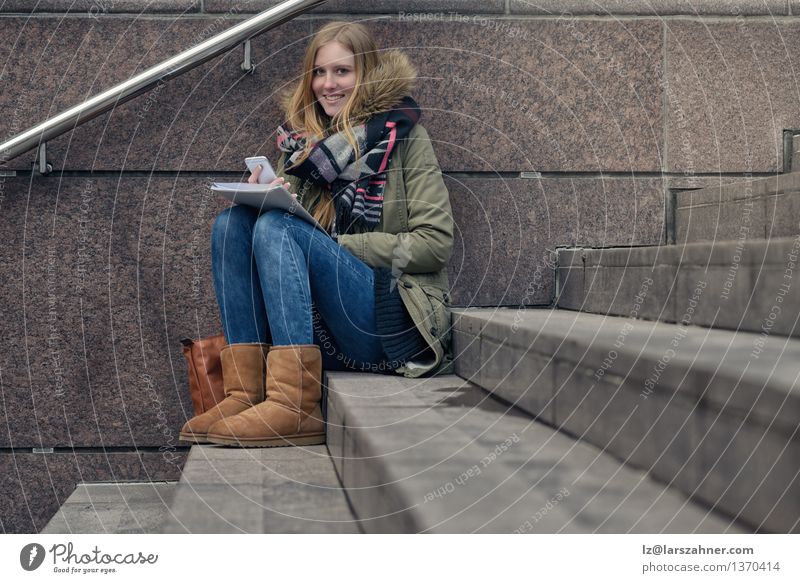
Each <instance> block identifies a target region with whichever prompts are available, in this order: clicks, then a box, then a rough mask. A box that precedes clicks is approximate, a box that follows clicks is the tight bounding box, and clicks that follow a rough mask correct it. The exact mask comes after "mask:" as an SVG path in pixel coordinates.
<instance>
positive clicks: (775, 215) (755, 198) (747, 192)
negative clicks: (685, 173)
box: [674, 172, 800, 243]
mask: <svg viewBox="0 0 800 583" xmlns="http://www.w3.org/2000/svg"><path fill="white" fill-rule="evenodd" d="M674 213H675V216H674V221H675V232H674V238H675V242H676V243H698V242H701V241H739V240H745V239H772V238H779V237H792V236H794V235H797V234H798V233H800V224H798V218H799V217H800V172H792V173H790V174H777V175H775V176H770V177H768V178H755V179H750V180H742V181H739V182H734V183H730V184H719V185H716V186H710V187H706V188H701V189H698V190H686V191H683V192H678V193H677V194H676V196H675V209H674Z"/></svg>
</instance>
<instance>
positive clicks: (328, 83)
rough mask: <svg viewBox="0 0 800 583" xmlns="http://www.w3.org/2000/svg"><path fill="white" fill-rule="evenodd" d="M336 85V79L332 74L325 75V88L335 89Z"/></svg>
mask: <svg viewBox="0 0 800 583" xmlns="http://www.w3.org/2000/svg"><path fill="white" fill-rule="evenodd" d="M334 87H336V79H335V78H334V76H333V75H332V74H330V73H329V74H327V75H325V88H326V89H333V88H334Z"/></svg>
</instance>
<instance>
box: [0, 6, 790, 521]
mask: <svg viewBox="0 0 800 583" xmlns="http://www.w3.org/2000/svg"><path fill="white" fill-rule="evenodd" d="M276 3H277V2H275V1H273V0H260V1H255V0H253V1H249V2H235V1H233V0H203V1H202V2H201V1H200V0H193V1H190V0H159V1H157V2H150V3H148V4H147V9H146V11H144V12H143V11H142V7H141V3H138V2H130V1H113V2H112V1H108V0H94V1H91V0H85V1H73V0H69V1H66V0H42V1H41V2H38V3H30V2H21V1H17V0H9V1H7V2H5V3H3V5H2V7H0V63H2V66H3V68H2V73H0V80H2V83H3V91H2V93H0V108H1V110H2V111H3V112H4V115H2V116H0V139H3V138H5V137H10V136H12V135H14V134H15V133H17V132H19V131H21V130H23V129H25V128H27V127H28V126H30V125H31V124H34V123H37V122H39V121H41V120H43V119H44V118H46V117H48V116H51V115H54V114H56V113H57V112H59V111H60V110H62V109H64V108H66V107H68V106H71V105H74V104H76V103H78V102H80V101H81V100H83V99H85V98H87V97H88V96H91V95H93V94H96V93H98V92H99V91H101V90H103V89H105V88H108V87H110V86H112V85H114V84H115V83H118V82H120V81H123V80H125V79H127V78H129V77H130V76H131V75H133V74H135V73H138V72H140V71H142V70H144V69H146V68H147V67H149V66H151V65H154V64H156V63H158V62H160V61H162V60H163V59H165V58H167V57H169V56H172V55H174V54H175V53H176V52H178V51H180V50H182V49H186V48H189V47H191V46H193V45H194V44H196V43H197V42H199V41H200V40H202V39H205V38H207V37H209V36H211V35H213V34H215V33H217V32H220V31H222V30H224V29H225V28H227V27H229V26H231V25H233V24H235V23H237V22H240V21H241V20H243V19H244V18H246V17H247V15H248V14H250V13H252V12H254V11H257V10H261V9H263V8H266V7H269V6H271V5H274V4H276ZM651 4H655V3H651V2H645V1H644V0H642V2H638V1H636V2H634V1H632V2H622V1H621V0H616V1H606V2H582V1H579V0H573V1H571V2H551V1H549V0H547V1H545V0H538V1H535V2H534V1H529V2H523V1H517V0H509V1H507V0H493V1H490V2H477V1H471V0H463V1H458V0H429V1H425V0H417V1H409V2H403V1H400V0H393V1H392V0H382V1H379V2H371V3H362V2H354V1H350V0H335V1H331V2H329V3H328V4H327V5H325V6H323V7H321V8H319V9H317V10H316V11H315V13H313V14H311V15H309V16H306V17H303V18H301V19H298V20H296V21H293V22H291V23H288V24H286V25H284V26H282V27H280V28H279V29H277V30H275V31H273V32H271V33H269V34H266V35H263V36H261V37H259V38H257V39H254V41H253V58H254V61H255V63H256V70H255V73H254V74H252V75H246V74H243V73H242V72H241V70H240V68H239V63H240V61H241V59H242V54H241V52H240V51H233V52H231V53H229V54H228V55H226V56H224V57H221V58H218V59H215V60H213V61H211V62H209V63H206V64H205V65H203V66H201V67H199V68H197V69H195V70H193V71H191V72H190V73H188V74H186V75H184V76H182V77H180V78H178V79H176V80H174V81H171V82H169V83H167V84H162V85H159V86H157V87H155V88H154V89H153V90H151V91H150V92H149V93H147V94H145V95H143V96H140V97H139V98H138V99H136V100H134V101H132V102H130V103H127V104H124V105H121V106H119V107H117V108H116V109H114V110H113V111H112V112H109V113H107V114H105V115H103V116H101V117H99V118H97V119H95V120H93V121H91V122H89V123H87V124H85V125H83V126H81V127H79V128H78V129H76V130H75V131H74V132H71V133H70V134H67V135H65V136H62V137H60V138H58V139H55V140H53V141H52V142H51V143H49V144H48V155H49V161H50V162H51V163H52V164H53V167H54V172H53V173H52V174H51V175H49V176H45V177H43V176H40V175H38V174H31V172H30V165H31V162H32V161H33V156H32V154H27V155H24V156H21V157H19V158H17V159H14V160H11V161H10V162H9V163H8V164H7V165H5V166H4V167H3V170H4V171H6V172H7V171H9V170H12V171H16V175H14V176H8V175H4V176H0V210H1V211H2V212H1V213H0V233H2V236H3V240H4V245H3V247H2V249H0V262H2V263H1V264H2V275H3V277H2V278H1V279H0V302H2V306H3V312H4V316H5V317H4V319H3V320H4V323H3V326H2V328H1V330H2V341H3V342H4V346H5V347H6V350H5V351H3V352H2V353H0V388H2V397H3V398H2V401H0V404H1V405H2V408H3V411H2V413H3V414H2V415H0V425H2V426H3V427H0V464H2V466H3V467H4V468H14V470H13V471H11V470H9V471H4V472H3V474H4V487H3V493H5V492H7V491H8V492H11V491H13V492H14V494H13V495H9V496H5V495H4V496H2V497H0V519H2V527H3V529H4V530H5V531H7V532H30V531H32V530H37V529H38V528H41V526H43V524H44V522H46V518H47V517H49V515H50V514H52V513H53V512H54V511H55V508H57V507H58V503H59V500H63V494H65V493H66V495H68V494H69V492H71V488H72V487H74V484H75V483H76V481H79V480H82V481H93V480H102V479H113V477H114V476H116V474H114V473H113V471H112V470H113V467H114V466H113V464H112V463H111V462H110V461H109V460H108V459H104V458H103V457H102V456H100V457H99V458H98V457H94V458H91V460H92V461H91V463H88V462H87V463H84V462H82V461H79V460H84V459H90V458H86V457H85V456H92V455H95V456H96V454H95V453H93V452H94V450H93V449H91V448H102V447H105V448H115V449H114V451H115V452H117V453H118V454H119V455H120V456H123V455H126V456H129V457H128V458H125V459H127V460H128V461H126V464H128V465H125V467H127V468H128V472H127V474H125V475H126V476H128V477H127V478H126V479H170V476H171V477H172V479H174V478H175V477H176V476H177V471H178V469H179V461H180V460H181V459H182V458H181V457H180V456H181V455H182V454H183V452H182V451H181V448H180V447H179V444H178V443H177V431H178V429H179V427H180V425H181V424H182V423H183V421H184V420H185V418H186V417H187V416H189V415H190V414H191V403H190V401H189V398H188V392H187V388H186V385H185V372H184V371H185V367H184V364H183V360H182V358H183V357H182V355H181V353H180V346H179V343H178V340H179V338H181V337H183V336H195V337H197V336H203V335H207V334H210V333H213V332H215V331H216V330H217V329H218V327H219V321H218V315H217V311H216V306H215V303H214V301H213V297H212V289H211V283H210V274H209V242H208V232H209V228H210V225H211V222H212V221H213V218H214V216H215V215H216V214H217V213H218V212H219V211H220V210H221V209H222V208H224V207H225V203H224V202H222V201H220V200H218V199H216V198H215V197H213V196H211V195H210V193H209V191H208V190H207V188H206V184H207V183H208V182H210V181H213V180H218V179H228V180H237V179H239V178H240V177H243V175H242V170H243V165H242V158H244V157H245V156H247V155H252V154H255V153H257V152H260V153H265V154H266V155H268V156H271V157H274V156H275V149H274V147H273V142H274V138H275V134H274V129H275V125H276V124H277V123H278V122H280V121H282V119H281V117H280V114H279V110H278V107H277V96H278V95H279V94H280V92H281V91H282V90H283V89H284V88H285V87H286V86H287V85H288V84H290V83H291V82H292V81H293V80H294V79H295V78H296V75H297V74H298V71H297V66H298V62H299V60H300V57H301V55H302V52H303V49H304V47H305V45H306V43H307V41H308V38H309V37H310V35H311V34H312V33H313V31H314V30H315V29H316V28H317V27H318V26H319V25H320V24H322V23H323V22H325V21H327V20H329V19H330V18H332V15H334V14H335V15H339V16H341V15H346V16H347V17H349V18H357V19H364V20H366V21H367V24H368V26H370V28H371V29H372V30H373V31H374V33H375V34H376V36H377V37H378V40H379V43H380V45H381V46H382V47H385V48H401V49H402V50H404V51H406V52H407V53H408V54H409V55H410V57H411V59H412V60H413V61H414V63H415V64H416V65H417V67H418V68H419V76H420V83H419V88H418V90H417V92H416V97H417V100H418V101H419V103H420V104H421V106H422V108H423V120H422V123H423V124H424V125H425V126H426V127H427V128H428V130H429V132H430V134H431V136H432V139H433V140H434V146H435V148H436V151H437V154H438V157H439V160H440V163H441V165H442V168H443V169H444V171H445V175H446V182H447V185H448V187H449V188H450V192H451V198H452V203H453V212H454V215H455V219H456V225H457V233H456V246H455V250H454V254H453V258H452V260H451V264H450V274H451V283H452V286H453V293H452V296H453V299H454V303H456V304H457V305H461V306H466V305H480V306H490V305H520V304H525V305H545V304H548V303H550V302H551V301H552V298H553V294H554V270H553V265H552V261H553V259H554V254H553V250H554V249H555V248H556V247H557V246H562V245H585V246H609V245H649V244H656V243H659V242H661V241H663V240H664V219H663V217H664V201H665V197H666V194H667V193H668V192H669V189H670V188H674V187H677V186H679V185H683V184H686V183H687V181H691V180H693V179H697V180H708V179H716V178H717V177H723V178H726V177H730V176H732V175H737V174H743V173H746V172H750V173H754V174H759V173H763V174H768V173H771V172H775V171H777V170H779V169H780V167H781V160H782V150H781V138H782V130H783V129H784V128H792V127H798V125H799V124H800V106H799V105H798V103H800V99H798V88H797V83H796V81H795V80H794V77H793V71H794V70H795V65H794V63H795V61H796V60H797V59H798V57H797V56H796V55H798V54H800V51H798V50H797V48H798V47H796V46H795V45H797V44H798V43H800V40H798V39H800V35H798V32H800V30H798V29H799V28H800V21H797V20H796V19H795V18H794V17H793V16H792V15H793V14H797V13H798V12H800V10H798V6H797V2H796V1H795V0H792V1H791V2H787V1H782V0H771V1H769V2H765V1H755V0H753V1H750V2H747V1H744V0H742V1H736V2H729V1H726V2H702V3H701V2H690V1H688V0H674V1H671V2H663V3H657V4H658V7H657V8H653V7H652V6H651ZM32 5H33V6H34V7H35V10H34V9H33V7H32ZM365 7H368V8H365ZM367 11H368V12H367ZM520 172H528V173H534V174H532V176H533V178H522V177H520ZM535 173H539V174H535ZM31 448H55V449H54V451H53V453H52V454H49V453H44V454H38V453H36V454H33V453H31ZM141 452H149V454H148V455H151V456H154V457H155V459H159V460H161V461H160V462H158V463H155V464H153V465H152V467H153V468H155V469H154V470H152V471H150V470H149V469H148V467H149V466H147V464H145V463H143V462H141V460H139V457H137V456H140V455H143V454H141ZM49 456H55V457H49ZM81 456H84V457H81ZM131 456H133V457H131ZM172 456H175V457H172ZM167 457H169V458H170V460H171V461H170V462H168V461H167ZM51 459H52V460H61V461H58V462H57V463H56V461H53V462H51V461H49V460H51ZM120 459H122V458H120ZM64 460H69V461H64ZM130 460H139V461H130ZM176 460H177V462H176ZM176 464H177V465H176ZM123 465H124V464H123ZM83 467H86V468H87V469H86V470H85V471H84V470H81V469H80V468H83ZM131 468H136V469H135V470H134V469H131ZM176 468H177V469H176ZM14 476H17V478H14ZM51 481H53V482H54V483H58V484H59V488H52V487H50V486H48V484H49V483H50V482H51ZM34 499H35V500H37V503H36V504H32V503H30V502H26V504H22V503H21V502H20V501H21V500H26V501H30V500H34ZM48 513H49V514H48ZM43 521H44V522H43Z"/></svg>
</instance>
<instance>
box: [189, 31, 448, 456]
mask: <svg viewBox="0 0 800 583" xmlns="http://www.w3.org/2000/svg"><path fill="white" fill-rule="evenodd" d="M415 80H416V71H415V70H414V68H413V67H412V66H411V65H410V64H409V62H408V59H407V58H406V57H405V55H404V54H402V53H400V52H397V51H387V52H378V51H377V49H376V46H375V42H374V40H373V38H372V36H371V35H370V34H369V32H368V31H367V29H366V28H365V27H364V26H362V25H360V24H357V23H345V22H332V23H330V24H328V25H326V26H324V27H323V28H322V29H321V30H320V31H319V32H318V33H317V34H316V35H315V36H314V38H313V40H312V42H311V45H310V46H309V47H308V50H307V52H306V56H305V59H304V63H303V74H302V77H301V79H300V82H299V83H298V85H297V86H296V88H295V89H294V91H293V92H292V93H291V94H290V95H289V97H288V98H287V100H286V103H285V106H286V111H287V123H286V124H285V126H286V127H279V128H278V145H279V148H280V149H281V151H282V152H283V155H282V156H281V160H280V162H279V164H278V166H277V169H276V174H277V176H278V178H277V179H276V181H275V183H279V184H283V185H285V186H286V188H287V189H288V190H289V191H290V192H291V193H293V194H295V195H296V196H297V198H298V201H299V202H300V204H302V205H303V206H304V207H305V208H306V209H307V210H308V211H309V212H310V213H311V214H312V215H313V216H314V217H315V218H316V219H317V221H318V222H319V223H320V225H322V226H323V227H324V229H325V230H326V231H327V232H324V231H322V230H320V229H319V228H315V227H313V226H312V225H311V224H310V223H307V222H305V221H303V220H302V219H299V218H296V217H294V216H293V215H290V214H288V213H284V212H279V211H269V212H264V213H259V212H258V211H257V209H254V208H251V207H246V206H233V207H231V208H229V209H227V210H225V211H223V212H222V213H221V214H220V215H219V216H218V217H217V219H216V222H215V223H214V228H213V233H212V247H211V248H212V261H213V265H212V269H213V275H214V288H215V291H216V295H217V300H218V302H219V306H220V312H221V315H222V323H223V328H224V332H225V337H226V340H227V342H228V346H226V348H224V349H223V351H222V370H223V380H224V385H225V394H226V398H225V399H224V400H223V401H222V402H221V403H220V404H219V405H217V406H216V407H215V408H214V409H212V410H210V411H208V412H206V413H204V414H202V415H200V416H198V417H195V418H194V419H191V420H190V421H189V422H187V423H186V425H185V426H184V427H183V429H182V430H181V438H182V439H184V440H188V441H193V442H196V443H205V442H211V443H219V444H227V445H241V446H261V447H269V446H281V445H311V444H320V443H324V442H325V428H324V424H323V420H322V413H321V410H320V399H321V388H320V381H321V377H322V369H323V368H324V369H326V370H363V371H368V372H396V373H399V374H404V375H406V376H409V377H417V376H421V375H423V374H438V373H445V372H449V371H450V370H451V368H452V367H451V365H452V361H451V358H450V316H449V309H448V302H449V297H448V294H447V291H448V280H447V273H446V265H447V261H448V258H449V257H450V252H451V250H452V244H453V220H452V216H451V210H450V201H449V197H448V193H447V188H446V187H445V185H444V182H443V180H442V176H441V171H440V168H439V164H438V162H437V160H436V156H435V155H434V153H433V148H432V146H431V142H430V139H429V138H428V134H427V133H426V131H425V130H424V129H423V128H422V126H420V125H419V124H418V123H417V120H418V119H419V116H420V110H419V108H418V107H417V104H416V103H415V102H414V100H413V99H412V98H411V97H410V96H409V92H410V90H411V89H412V86H413V84H414V82H415ZM257 178H258V172H256V173H255V174H254V175H252V176H251V177H250V181H251V182H254V181H256V180H257Z"/></svg>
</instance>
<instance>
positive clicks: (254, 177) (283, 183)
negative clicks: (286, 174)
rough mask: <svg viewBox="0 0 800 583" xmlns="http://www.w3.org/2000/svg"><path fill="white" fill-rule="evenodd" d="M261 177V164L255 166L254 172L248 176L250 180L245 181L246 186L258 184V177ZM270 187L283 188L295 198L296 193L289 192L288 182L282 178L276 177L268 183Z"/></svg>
mask: <svg viewBox="0 0 800 583" xmlns="http://www.w3.org/2000/svg"><path fill="white" fill-rule="evenodd" d="M259 176H261V164H259V165H258V166H256V169H255V172H252V173H251V174H250V178H248V179H247V182H248V184H258V177H259ZM269 185H270V186H283V187H284V188H285V189H286V190H288V191H289V194H291V195H292V196H293V197H295V198H297V193H296V192H292V191H291V190H289V182H288V181H287V180H286V179H285V178H283V177H282V176H278V177H277V178H276V179H275V180H273V181H272V182H270V183H269Z"/></svg>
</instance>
